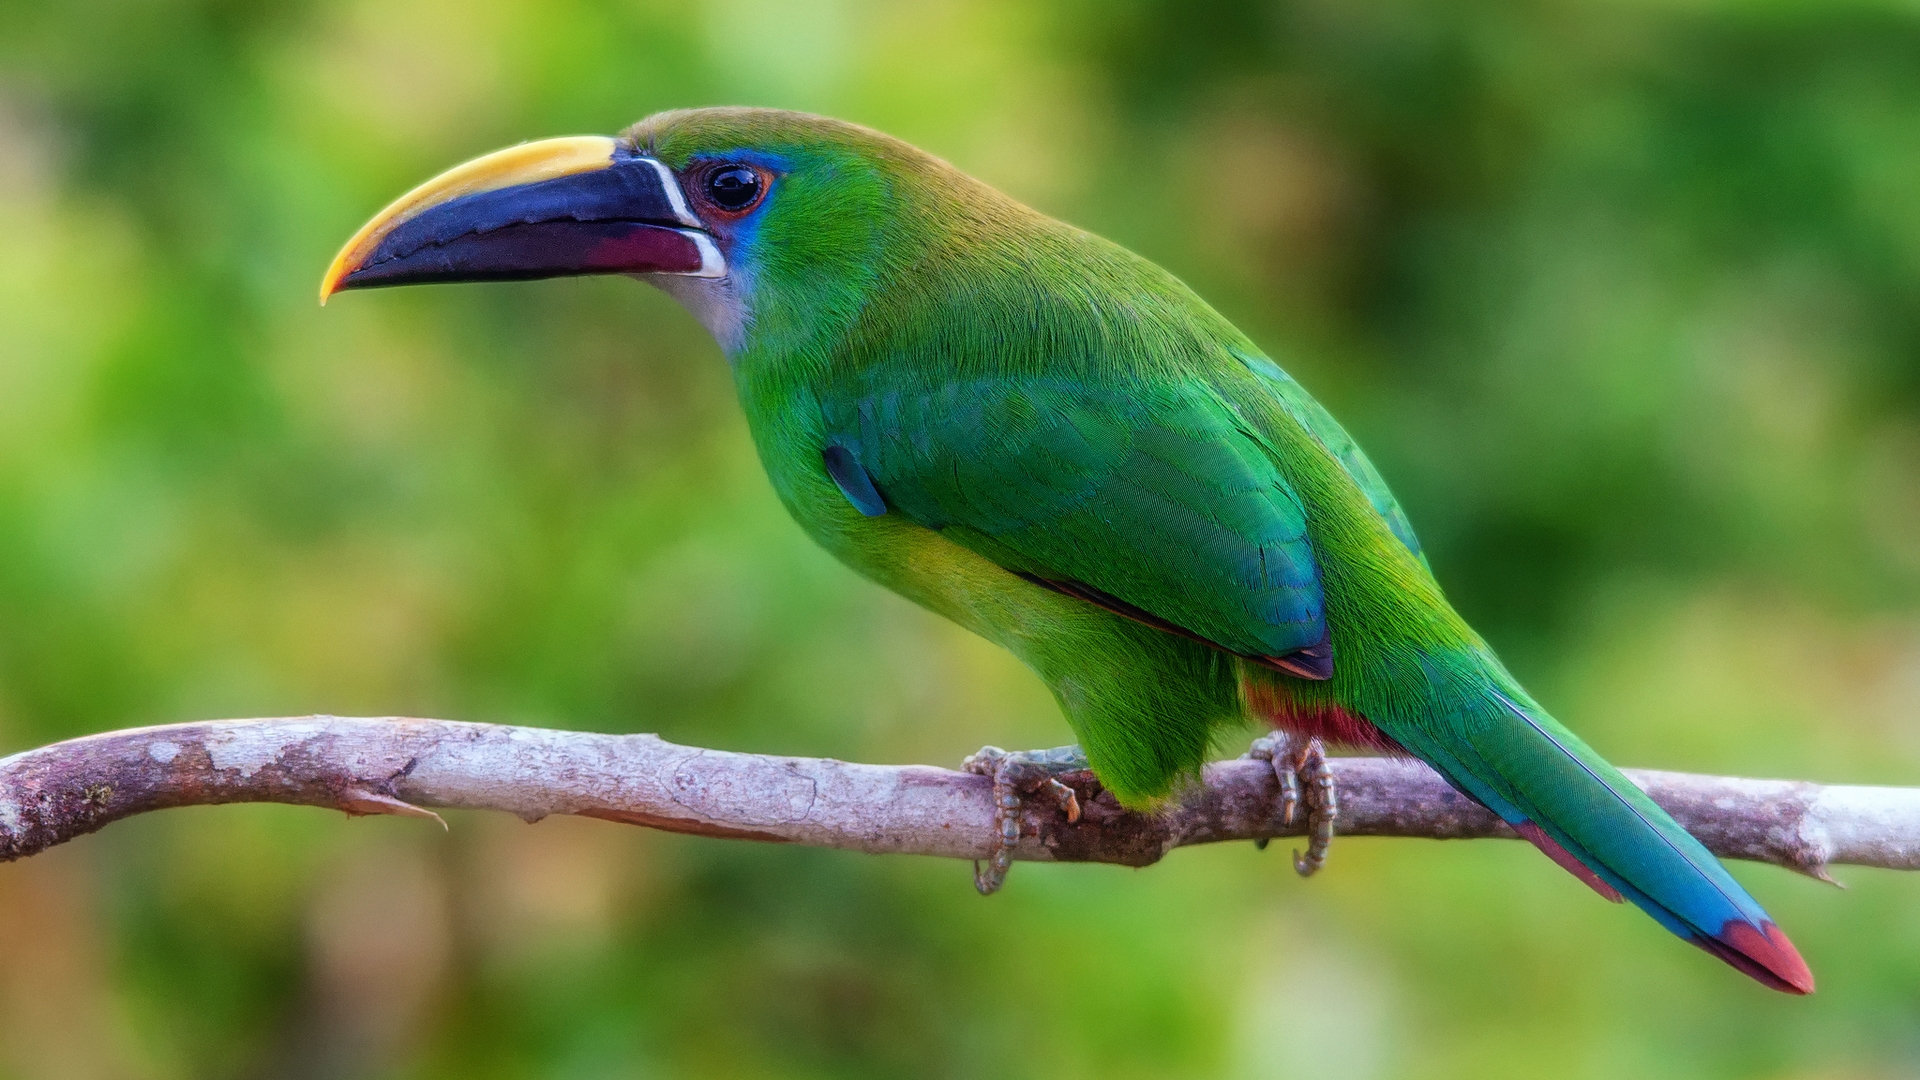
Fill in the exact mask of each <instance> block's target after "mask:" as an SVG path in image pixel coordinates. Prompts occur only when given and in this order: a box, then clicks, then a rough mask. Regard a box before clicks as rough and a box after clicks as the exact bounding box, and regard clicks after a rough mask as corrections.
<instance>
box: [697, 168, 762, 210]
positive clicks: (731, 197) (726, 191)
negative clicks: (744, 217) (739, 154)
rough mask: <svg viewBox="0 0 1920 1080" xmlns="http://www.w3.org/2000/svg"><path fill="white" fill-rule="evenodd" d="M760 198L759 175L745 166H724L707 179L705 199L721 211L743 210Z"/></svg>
mask: <svg viewBox="0 0 1920 1080" xmlns="http://www.w3.org/2000/svg"><path fill="white" fill-rule="evenodd" d="M759 197H760V174H759V173H757V172H755V171H754V170H752V169H749V168H747V167H746V166H745V165H726V166H722V167H721V168H718V169H715V170H713V174H712V175H711V176H708V177H707V198H709V199H712V200H713V204H714V205H715V206H718V207H719V208H720V209H722V210H744V209H746V208H747V207H749V206H752V205H753V203H754V200H755V199H758V198H759Z"/></svg>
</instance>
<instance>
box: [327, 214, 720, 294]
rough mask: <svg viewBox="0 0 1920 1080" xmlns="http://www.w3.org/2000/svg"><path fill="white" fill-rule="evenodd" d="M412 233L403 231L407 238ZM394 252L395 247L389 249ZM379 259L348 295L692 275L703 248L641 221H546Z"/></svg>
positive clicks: (357, 275)
mask: <svg viewBox="0 0 1920 1080" xmlns="http://www.w3.org/2000/svg"><path fill="white" fill-rule="evenodd" d="M405 229H406V226H404V225H403V226H401V230H402V231H404V230H405ZM382 246H383V247H386V246H387V245H382ZM381 254H382V253H381V252H375V255H374V258H373V259H371V260H369V261H368V263H367V264H366V265H365V266H362V267H359V268H358V269H356V270H354V271H353V272H352V273H350V274H348V275H347V276H346V277H345V278H344V279H342V281H341V285H340V287H341V288H343V289H352V288H360V289H365V288H372V287H376V286H380V285H413V284H420V283H425V282H451V281H529V280H533V279H536V278H550V277H570V276H574V275H579V274H652V273H680V274H684V273H692V272H694V271H696V270H699V269H700V266H701V252H700V246H699V244H698V243H697V242H696V241H695V240H694V239H693V237H691V236H689V235H687V234H686V232H684V231H682V230H680V229H675V228H670V227H667V226H664V225H653V224H649V223H646V222H638V221H541V222H534V223H531V224H515V225H507V226H504V227H501V228H496V229H493V230H492V231H489V232H477V233H476V232H470V233H463V234H461V235H457V236H454V237H451V238H450V239H447V240H445V241H442V242H439V243H427V244H422V245H419V246H417V247H415V248H414V249H413V250H411V251H408V252H406V254H401V255H390V256H388V257H386V258H381V257H380V256H381Z"/></svg>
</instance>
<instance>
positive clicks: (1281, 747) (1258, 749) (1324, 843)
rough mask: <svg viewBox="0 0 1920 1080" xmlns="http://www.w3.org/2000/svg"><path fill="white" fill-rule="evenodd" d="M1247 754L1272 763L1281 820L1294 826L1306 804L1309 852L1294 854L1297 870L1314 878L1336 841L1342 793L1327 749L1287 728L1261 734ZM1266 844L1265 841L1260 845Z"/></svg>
mask: <svg viewBox="0 0 1920 1080" xmlns="http://www.w3.org/2000/svg"><path fill="white" fill-rule="evenodd" d="M1247 756H1248V757H1250V758H1258V759H1260V760H1262V761H1268V762H1272V764H1273V776H1274V779H1276V780H1278V781H1280V823H1281V824H1283V825H1291V824H1293V823H1294V822H1295V821H1296V820H1298V819H1299V817H1300V812H1301V810H1302V808H1303V807H1304V809H1305V811H1306V815H1307V818H1306V820H1307V853H1306V854H1305V855H1302V854H1300V852H1299V851H1297V850H1296V851H1295V852H1294V853H1293V869H1294V872H1295V873H1297V874H1299V875H1300V876H1301V877H1312V876H1313V875H1314V873H1315V872H1317V871H1318V870H1319V869H1320V868H1321V867H1323V866H1325V865H1326V864H1327V849H1328V848H1329V847H1330V846H1332V844H1333V826H1334V822H1336V821H1338V820H1339V818H1340V796H1339V792H1338V791H1336V790H1335V788H1334V783H1333V770H1332V769H1330V768H1328V767H1327V751H1326V748H1325V747H1323V746H1321V745H1320V740H1319V739H1301V738H1296V737H1294V736H1291V735H1288V734H1287V733H1286V732H1284V731H1276V732H1273V733H1272V734H1268V735H1262V736H1260V737H1259V738H1257V739H1255V740H1253V745H1252V746H1250V747H1248V748H1247ZM1260 846H1261V847H1265V846H1266V843H1265V841H1262V842H1261V844H1260Z"/></svg>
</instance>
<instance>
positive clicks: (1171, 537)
mask: <svg viewBox="0 0 1920 1080" xmlns="http://www.w3.org/2000/svg"><path fill="white" fill-rule="evenodd" d="M821 407H822V412H823V415H824V417H825V419H826V424H827V431H828V439H829V442H828V446H827V447H826V450H825V452H824V455H823V458H824V466H825V467H826V469H827V471H828V472H829V473H830V474H831V475H832V476H833V478H834V480H835V482H836V483H837V484H838V485H839V486H840V489H841V490H842V491H843V492H845V493H846V495H847V497H848V499H849V501H851V502H853V504H854V505H855V506H857V507H860V508H861V510H862V511H863V512H865V513H874V512H876V511H882V512H895V513H901V514H904V515H906V516H907V517H909V518H911V519H912V520H914V521H916V522H918V523H919V524H922V525H925V526H927V527H928V528H932V529H937V530H941V531H942V532H943V533H944V534H946V535H947V536H949V537H950V538H951V539H953V540H955V541H956V542H958V543H960V544H963V545H964V546H967V547H969V548H972V549H974V550H976V551H979V552H980V553H981V554H984V555H986V556H987V557H988V558H991V559H993V560H994V561H996V562H998V563H1000V564H1001V565H1002V566H1005V567H1006V568H1007V569H1009V570H1013V571H1015V572H1016V573H1019V574H1022V575H1024V576H1026V577H1028V578H1030V579H1032V580H1035V581H1039V582H1041V583H1043V584H1047V585H1049V586H1051V587H1053V588H1056V589H1059V590H1060V591H1062V592H1067V593H1070V594H1072V595H1076V596H1080V597H1081V598H1083V599H1086V600H1089V601H1091V602H1093V603H1096V604H1100V605H1101V606H1103V607H1108V608H1111V609H1113V610H1115V611H1118V612H1120V613H1122V614H1125V615H1128V616H1130V617H1133V618H1137V619H1141V620H1142V621H1145V622H1149V623H1153V624H1155V625H1159V626H1161V627H1162V628H1163V629H1167V630H1170V631H1173V632H1176V633H1183V634H1186V635H1189V636H1192V637H1196V638H1199V639H1201V640H1203V641H1206V642H1208V643H1210V644H1213V645H1216V646H1218V647H1220V648H1223V649H1226V650H1227V651H1229V652H1234V653H1239V654H1241V655H1244V656H1249V657H1255V658H1264V659H1267V660H1269V661H1270V662H1273V664H1274V666H1277V667H1281V668H1282V669H1283V670H1289V671H1293V672H1294V673H1295V674H1299V675H1303V676H1306V677H1309V678H1327V677H1329V676H1330V675H1331V674H1332V659H1331V654H1330V652H1329V651H1328V648H1327V627H1326V616H1325V604H1324V599H1323V597H1322V594H1321V586H1320V573H1319V567H1318V565H1317V564H1316V562H1315V560H1314V553H1313V548H1312V546H1311V545H1310V544H1309V542H1308V539H1307V530H1306V513H1305V510H1304V509H1303V508H1302V506H1301V503H1300V500H1299V498H1298V497H1297V496H1296V495H1295V494H1294V492H1293V490H1292V489H1291V488H1290V487H1289V486H1288V485H1287V482H1286V480H1285V478H1284V477H1282V476H1281V475H1280V472H1279V471H1278V469H1277V468H1276V467H1275V465H1274V463H1273V460H1272V458H1271V457H1270V455H1269V454H1268V453H1267V452H1266V451H1265V450H1264V449H1263V447H1262V446H1261V444H1260V442H1259V439H1258V437H1257V436H1256V435H1254V434H1253V433H1252V432H1250V431H1248V430H1247V428H1246V427H1245V425H1244V424H1243V422H1242V421H1241V420H1240V419H1239V417H1238V414H1237V413H1236V412H1235V411H1234V410H1233V409H1231V408H1230V407H1229V406H1228V405H1227V404H1226V403H1225V402H1223V401H1222V400H1221V399H1220V398H1219V396H1218V395H1217V394H1216V393H1215V392H1214V391H1213V390H1212V389H1211V388H1210V387H1208V386H1206V385H1204V384H1202V383H1200V382H1198V381H1195V382H1189V383H1181V382H1167V383H1145V382H1143V383H1140V384H1136V385H1132V386H1124V387H1122V386H1106V387H1101V386H1090V385H1087V384H1085V383H1082V382H1078V381H1074V380H1070V379H1066V378H1040V377H1033V378H1026V379H1005V378H997V379H991V380H989V379H973V380H968V379H958V380H953V381H948V382H944V383H941V384H939V385H937V386H930V387H925V388H922V389H918V390H902V389H900V388H898V387H890V388H882V387H879V386H858V385H847V386H842V387H840V388H839V391H838V392H833V393H829V394H826V395H824V396H823V397H822V399H821ZM863 504H864V505H863Z"/></svg>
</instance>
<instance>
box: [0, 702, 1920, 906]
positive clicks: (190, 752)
mask: <svg viewBox="0 0 1920 1080" xmlns="http://www.w3.org/2000/svg"><path fill="white" fill-rule="evenodd" d="M1332 767H1333V770H1334V773H1335V776H1336V778H1337V781H1338V784H1339V790H1340V818H1339V831H1340V833H1341V834H1342V835H1347V836H1424V837H1431V838H1434V839H1442V840H1457V839H1468V838H1473V837H1512V836H1513V833H1512V832H1511V831H1510V830H1509V829H1507V828H1506V826H1505V825H1503V824H1501V823H1500V822H1499V821H1498V820H1497V819H1496V818H1495V817H1494V816H1493V815H1492V814H1490V813H1488V812H1487V811H1486V810H1485V809H1483V808H1481V807H1480V806H1478V805H1477V804H1475V803H1473V802H1471V801H1469V800H1468V799H1466V798H1464V797H1463V796H1461V795H1460V794H1459V793H1457V792H1455V791H1454V790H1453V789H1452V788H1451V787H1449V786H1448V785H1447V784H1446V782H1445V781H1443V780H1441V779H1440V777H1439V776H1438V775H1437V774H1435V773H1434V772H1433V771H1432V770H1431V769H1428V768H1427V767H1426V766H1425V765H1422V764H1420V763H1418V762H1414V761H1408V760H1403V759H1396V758H1381V757H1353V758H1336V759H1334V760H1333V762H1332ZM1627 775H1628V776H1630V777H1632V779H1633V781H1634V782H1635V783H1636V784H1639V785H1640V786H1641V787H1642V788H1644V789H1646V791H1647V793H1648V794H1649V795H1651V796H1653V798H1654V801H1656V802H1658V803H1659V804H1660V805H1661V806H1664V807H1666V809H1667V810H1668V812H1670V813H1672V814H1673V816H1674V817H1675V818H1676V819H1678V820H1679V822H1680V824H1682V825H1684V826H1686V828H1687V829H1689V830H1691V831H1692V832H1693V834H1694V835H1696V836H1698V837H1699V838H1700V839H1701V840H1702V841H1703V842H1704V843H1705V844H1706V845H1707V847H1709V848H1710V849H1712V850H1713V851H1714V853H1716V854H1718V855H1721V856H1723V857H1728V858H1735V859H1752V860H1757V861H1760V862H1769V863H1774V864H1776V865H1779V866H1785V867H1788V868H1790V869H1793V870H1798V871H1800V872H1802V873H1807V874H1812V875H1815V876H1818V877H1825V876H1826V874H1825V867H1826V866H1827V865H1828V864H1830V863H1852V864H1856V865H1863V866H1881V867H1890V868H1894V869H1902V870H1913V869H1920V789H1914V788H1886V787H1853V786H1844V785H1820V784H1814V783H1808V782H1804V781H1794V780H1743V779H1735V778H1730V777H1718V776H1696V775H1692V774H1688V773H1671V772H1650V771H1645V770H1629V771H1628V773H1627ZM1063 779H1064V780H1065V781H1066V782H1067V783H1068V784H1070V785H1071V786H1073V787H1074V788H1075V789H1076V791H1077V792H1078V794H1079V796H1080V799H1081V803H1082V806H1083V807H1084V813H1083V814H1082V816H1081V819H1080V821H1079V822H1078V823H1077V824H1069V823H1068V822H1067V821H1066V819H1065V818H1064V817H1063V816H1061V814H1060V813H1059V812H1058V811H1057V810H1056V809H1053V808H1051V807H1049V806H1047V805H1045V803H1044V800H1029V805H1028V806H1027V807H1026V808H1024V809H1023V810H1022V811H1021V813H1022V815H1023V820H1022V829H1021V832H1022V838H1021V841H1020V843H1019V846H1018V848H1017V849H1016V851H1015V853H1014V854H1015V858H1017V859H1027V860H1039V861H1054V862H1107V863H1120V864H1124V865H1127V866H1146V865H1148V864H1150V863H1153V862H1156V861H1158V860H1159V859H1160V857H1161V856H1163V855H1165V854H1166V853H1167V852H1168V851H1171V850H1172V849H1174V848H1177V847H1183V846H1185V845H1188V844H1205V843H1213V842H1217V841H1222V840H1258V839H1263V838H1267V837H1277V836H1290V835H1297V834H1298V833H1299V832H1300V827H1299V826H1297V825H1296V826H1293V827H1283V826H1282V825H1281V824H1280V813H1279V801H1280V800H1279V784H1278V783H1277V782H1276V781H1275V779H1274V774H1273V769H1272V767H1271V765H1270V763H1269V762H1266V761H1259V760H1252V759H1247V758H1240V759H1236V760H1232V761H1220V762H1215V763H1213V764H1211V765H1209V766H1207V769H1206V772H1205V775H1204V777H1203V779H1202V782H1201V783H1200V784H1198V785H1196V786H1195V787H1194V788H1193V789H1192V790H1189V791H1187V792H1185V793H1184V794H1183V795H1182V796H1181V797H1180V798H1179V799H1178V800H1177V803H1176V804H1175V805H1174V806H1172V807H1170V808H1169V809H1167V810H1165V811H1163V812H1160V813H1157V814H1138V813H1132V812H1129V811H1126V810H1123V809H1121V807H1120V806H1119V805H1118V804H1117V803H1115V802H1114V800H1113V796H1112V795H1110V794H1108V793H1106V792H1104V791H1101V790H1100V789H1099V785H1098V783H1097V782H1096V781H1095V780H1094V778H1093V776H1092V774H1090V773H1084V772H1083V773H1076V774H1072V775H1069V776H1066V777H1063ZM991 787H992V785H991V783H990V781H988V779H987V778H985V777H981V776H973V775H969V774H966V773H960V772H954V771H951V770H947V769H937V768H930V767H927V766H921V765H906V766H884V765H858V764H850V763H847V762H842V761H833V760H828V759H821V758H789V757H773V756H767V755H760V754H736V753H728V752H725V751H719V750H702V749H699V748H696V747H687V746H677V745H675V744H673V743H669V742H666V741H664V740H662V739H660V738H657V737H655V736H652V735H596V734H588V733H584V732H572V731H553V730H548V729H545V728H527V727H510V726H506V725H499V724H471V723H461V722H457V721H450V720H417V719H406V718H384V719H352V718H346V717H333V716H309V717H291V718H279V719H265V720H228V721H219V722H210V723H193V724H173V725H168V726H165V727H149V728H135V729H129V730H125V731H112V732H107V733H104V734H100V735H90V736H87V737H85V738H80V739H73V740H71V741H68V742H62V743H55V744H53V745H51V746H46V747H42V748H40V749H38V750H29V751H26V752H25V753H20V754H15V755H14V756H12V757H10V758H6V759H4V760H0V860H13V859H20V858H25V857H26V856H29V855H35V854H38V853H39V852H42V851H45V850H46V849H47V848H50V847H52V846H54V845H55V844H59V843H63V842H65V841H67V840H70V839H72V838H74V837H76V836H80V835H83V834H85V833H90V832H93V831H94V830H96V829H99V828H101V827H102V826H104V825H106V824H107V823H109V822H112V821H117V820H119V819H121V818H123V817H128V816H130V815H133V814H140V813H145V812H147V811H149V810H160V809H165V808H167V807H173V806H196V805H208V804H215V803H234V802H277V803H293V804H298V805H303V806H323V807H331V808H333V809H336V810H343V811H345V812H347V813H349V814H377V813H386V814H411V815H418V816H424V817H431V818H437V815H435V814H433V813H432V811H431V810H428V809H424V808H426V807H441V808H447V807H455V808H461V809H473V810H504V811H506V812H508V813H512V814H517V815H519V816H520V817H522V818H524V819H526V820H528V821H537V820H539V819H540V818H542V817H545V816H547V815H549V814H579V815H583V816H586V817H597V818H605V819H607V820H610V821H624V822H628V823H631V824H635V825H646V826H649V827H651V828H656V829H666V830H669V831H672V832H682V833H694V834H698V835H702V836H716V837H727V838H733V839H741V840H765V841H773V842H780V843H794V844H807V845H811V846H814V847H829V848H841V849H845V850H850V851H865V852H870V853H874V854H915V855H936V856H942V857H946V858H955V859H983V858H986V857H987V856H988V853H989V852H988V844H989V839H990V837H991V836H992V834H993V829H994V823H993V812H994V811H993V803H992V791H991Z"/></svg>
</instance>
